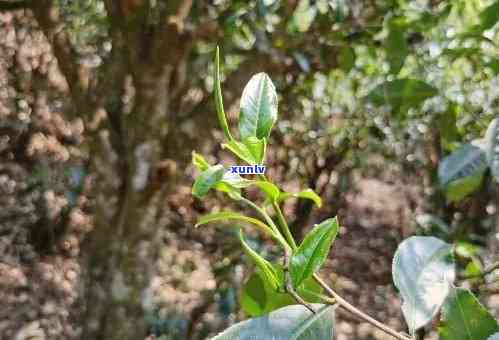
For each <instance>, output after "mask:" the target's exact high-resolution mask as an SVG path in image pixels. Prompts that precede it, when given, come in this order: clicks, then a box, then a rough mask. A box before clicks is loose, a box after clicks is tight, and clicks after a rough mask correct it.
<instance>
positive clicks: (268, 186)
mask: <svg viewBox="0 0 499 340" xmlns="http://www.w3.org/2000/svg"><path fill="white" fill-rule="evenodd" d="M255 185H256V186H257V187H259V188H260V189H261V190H262V191H263V192H264V193H265V194H266V195H267V198H268V199H269V200H270V201H277V199H278V198H279V195H280V194H281V191H280V190H279V188H278V187H277V186H276V185H275V184H272V183H271V182H268V181H257V182H256V183H255Z"/></svg>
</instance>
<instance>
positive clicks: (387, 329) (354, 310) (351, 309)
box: [248, 201, 411, 340]
mask: <svg viewBox="0 0 499 340" xmlns="http://www.w3.org/2000/svg"><path fill="white" fill-rule="evenodd" d="M248 202H250V203H251V204H252V205H255V204H254V203H253V202H251V201H248ZM255 206H256V205H255ZM272 206H273V208H274V209H275V211H276V214H277V216H278V217H279V216H281V218H278V220H279V224H280V227H281V229H282V230H283V232H284V234H285V235H288V237H290V239H292V240H293V241H292V242H289V241H288V242H289V246H290V247H291V249H292V250H293V251H295V250H296V249H297V246H296V242H295V241H294V239H293V236H292V235H291V232H290V230H289V226H288V224H287V222H286V219H285V218H284V214H283V213H282V210H281V208H280V207H279V204H277V202H275V201H273V204H272ZM264 214H265V215H267V213H265V212H264ZM267 216H268V215H267ZM268 218H269V219H270V217H268ZM285 257H286V258H285V267H284V270H286V271H289V258H290V254H289V253H287V251H285ZM313 277H314V279H315V281H316V282H317V283H318V284H319V285H320V286H321V287H322V288H323V289H324V290H325V291H326V292H327V293H328V294H329V296H331V297H332V298H333V299H334V301H335V303H338V305H339V306H341V307H343V308H344V309H345V310H347V311H349V312H350V313H352V314H353V315H355V316H357V317H358V318H360V319H362V320H364V321H366V322H368V323H370V324H371V325H373V326H374V327H376V328H378V329H380V330H381V331H383V332H385V333H387V334H389V335H391V336H393V337H394V338H396V339H399V340H411V338H409V337H407V336H405V335H403V334H401V333H399V332H398V331H396V330H394V329H392V328H390V327H388V326H387V325H385V324H383V323H382V322H380V321H378V320H376V319H374V318H372V317H370V316H369V315H367V314H366V313H364V312H362V311H361V310H359V309H358V308H356V307H355V306H353V305H352V304H350V303H349V302H348V301H346V300H345V299H343V298H342V297H341V296H340V295H338V294H337V293H336V292H335V291H334V290H333V289H332V288H331V287H329V286H328V285H327V284H326V282H324V280H322V279H321V278H320V276H319V275H317V274H314V275H313ZM289 285H291V287H292V282H291V280H290V278H289V277H286V286H287V287H286V289H287V290H289V287H288V286H289ZM290 294H292V293H291V292H290ZM293 297H294V298H295V300H297V299H296V297H295V296H293ZM298 298H299V299H300V300H303V299H301V298H300V297H299V296H298ZM297 301H299V300H297ZM325 302H327V301H325ZM300 303H301V304H303V305H305V306H306V307H307V308H309V309H310V307H309V306H307V305H306V303H302V302H300Z"/></svg>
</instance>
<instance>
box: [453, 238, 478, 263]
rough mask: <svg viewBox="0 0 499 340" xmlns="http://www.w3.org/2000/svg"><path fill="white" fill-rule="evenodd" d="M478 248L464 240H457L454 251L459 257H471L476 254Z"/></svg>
mask: <svg viewBox="0 0 499 340" xmlns="http://www.w3.org/2000/svg"><path fill="white" fill-rule="evenodd" d="M478 250H479V248H478V247H477V246H475V245H474V244H472V243H469V242H466V241H458V242H456V245H455V249H454V252H455V253H456V255H457V256H459V257H462V258H466V259H471V258H472V257H474V256H475V255H477V254H478Z"/></svg>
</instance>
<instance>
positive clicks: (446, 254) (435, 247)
mask: <svg viewBox="0 0 499 340" xmlns="http://www.w3.org/2000/svg"><path fill="white" fill-rule="evenodd" d="M392 275H393V282H394V283H395V286H396V287H397V288H398V290H399V292H400V295H401V296H402V300H403V303H402V312H403V314H404V318H405V320H406V322H407V325H408V327H409V331H410V333H411V334H412V335H414V333H415V331H416V330H417V329H419V328H421V327H423V326H424V325H426V324H427V323H428V322H429V321H430V320H431V319H432V318H433V317H434V316H435V315H436V314H437V312H438V310H439V309H440V307H441V305H442V304H443V302H444V300H445V298H446V297H447V295H448V294H449V291H450V288H451V285H452V282H453V281H454V279H455V276H456V273H455V266H454V261H453V259H452V246H451V245H450V244H447V243H445V242H443V241H441V240H440V239H438V238H436V237H425V236H413V237H410V238H408V239H406V240H404V241H403V242H402V243H401V244H400V245H399V247H398V248H397V251H396V253H395V257H394V258H393V265H392Z"/></svg>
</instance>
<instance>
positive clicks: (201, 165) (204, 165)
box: [192, 151, 210, 172]
mask: <svg viewBox="0 0 499 340" xmlns="http://www.w3.org/2000/svg"><path fill="white" fill-rule="evenodd" d="M192 164H194V165H195V166H196V168H197V169H198V170H199V171H201V172H202V171H205V170H206V169H208V168H209V167H210V164H209V163H208V162H207V161H206V159H204V157H203V156H202V155H200V154H198V153H197V152H196V151H193V152H192Z"/></svg>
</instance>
